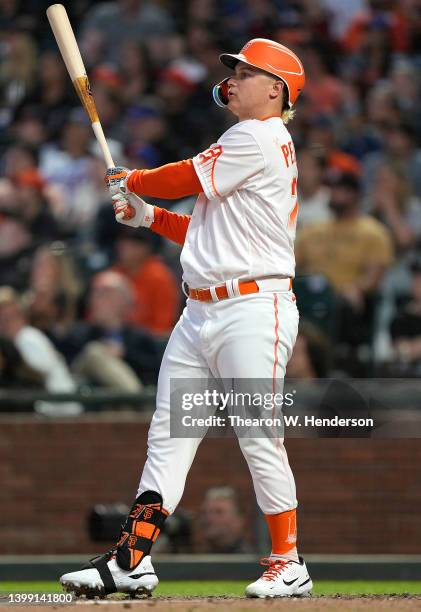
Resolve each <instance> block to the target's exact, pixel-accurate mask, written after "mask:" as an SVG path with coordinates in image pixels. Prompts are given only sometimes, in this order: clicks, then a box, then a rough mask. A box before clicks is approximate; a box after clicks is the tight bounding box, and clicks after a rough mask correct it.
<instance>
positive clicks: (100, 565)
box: [90, 554, 117, 595]
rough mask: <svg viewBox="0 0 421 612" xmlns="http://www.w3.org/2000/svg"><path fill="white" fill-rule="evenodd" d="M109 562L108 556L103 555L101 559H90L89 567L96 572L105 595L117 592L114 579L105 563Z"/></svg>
mask: <svg viewBox="0 0 421 612" xmlns="http://www.w3.org/2000/svg"><path fill="white" fill-rule="evenodd" d="M109 560H110V555H109V554H105V555H102V556H101V557H95V558H94V559H91V561H90V565H91V566H92V567H94V568H95V569H97V570H98V573H99V575H100V576H101V580H102V582H103V583H104V588H105V594H106V595H108V594H109V593H115V592H116V591H117V588H116V585H115V582H114V578H113V576H112V574H111V572H110V570H109V569H108V565H107V562H108V561H109Z"/></svg>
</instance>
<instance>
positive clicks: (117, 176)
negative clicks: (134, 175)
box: [104, 166, 130, 196]
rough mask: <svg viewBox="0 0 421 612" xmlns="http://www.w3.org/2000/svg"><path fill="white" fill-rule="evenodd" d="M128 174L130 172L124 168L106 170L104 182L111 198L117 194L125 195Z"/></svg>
mask: <svg viewBox="0 0 421 612" xmlns="http://www.w3.org/2000/svg"><path fill="white" fill-rule="evenodd" d="M129 174H130V170H129V169H128V168H125V167H124V166H116V167H115V168H108V170H107V172H106V174H105V177H104V181H105V184H106V185H107V189H108V191H109V192H110V194H111V195H112V196H114V195H117V194H123V195H125V194H126V193H127V187H126V182H127V178H128V176H129Z"/></svg>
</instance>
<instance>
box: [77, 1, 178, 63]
mask: <svg viewBox="0 0 421 612" xmlns="http://www.w3.org/2000/svg"><path fill="white" fill-rule="evenodd" d="M172 30H173V23H172V19H171V17H170V15H169V13H168V12H167V11H166V10H165V9H164V8H163V7H162V6H159V4H158V3H156V2H150V1H148V2H145V1H144V0H122V1H120V2H99V3H95V5H94V6H93V7H92V8H91V9H90V10H89V12H88V13H87V15H86V17H85V19H84V20H83V22H82V27H81V46H82V47H83V48H84V49H86V50H87V51H88V54H89V57H90V59H91V60H92V61H93V62H95V63H97V62H98V61H99V60H101V59H102V60H103V59H106V60H109V61H115V59H116V58H120V53H121V49H122V44H121V41H120V40H119V38H120V34H121V32H124V40H125V41H137V42H149V41H150V40H151V39H153V38H159V40H161V39H165V37H166V36H168V35H169V34H170V33H171V32H172Z"/></svg>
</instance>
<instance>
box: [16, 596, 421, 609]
mask: <svg viewBox="0 0 421 612" xmlns="http://www.w3.org/2000/svg"><path fill="white" fill-rule="evenodd" d="M69 606H86V607H92V606H94V607H97V608H99V609H98V612H146V611H149V612H202V611H206V612H207V611H217V610H221V611H222V610H223V611H224V612H225V610H230V611H235V612H242V611H243V610H244V611H245V612H246V611H248V610H250V611H251V610H253V611H260V610H269V611H273V612H275V610H276V612H278V611H280V612H283V611H287V610H288V611H290V612H325V611H328V612H330V611H332V612H333V611H335V612H341V611H342V610H348V611H349V612H365V611H366V610H373V611H374V610H376V611H377V610H380V611H382V610H390V611H392V610H393V612H401V611H402V612H412V611H413V610H414V611H415V610H418V611H419V610H421V596H413V595H408V596H405V595H396V596H393V595H387V596H381V595H367V596H355V597H353V596H346V595H345V596H343V595H341V596H337V597H323V596H311V597H304V598H299V597H292V598H286V599H282V598H277V599H246V598H241V597H152V598H147V599H134V600H133V599H121V598H120V597H118V598H117V597H115V598H113V597H109V598H108V599H106V600H104V599H103V600H101V599H95V600H89V599H83V598H80V599H77V600H76V601H75V602H74V603H73V604H63V605H56V604H50V605H42V606H40V605H26V606H23V605H16V604H13V605H10V608H13V611H14V612H31V611H32V612H44V611H45V612H52V611H53V610H57V609H59V608H60V609H62V610H63V611H64V610H65V609H66V608H67V609H68V608H69ZM7 607H9V606H7Z"/></svg>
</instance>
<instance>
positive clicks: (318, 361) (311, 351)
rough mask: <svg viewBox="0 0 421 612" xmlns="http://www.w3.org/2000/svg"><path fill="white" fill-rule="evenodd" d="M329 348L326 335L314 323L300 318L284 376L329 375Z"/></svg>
mask: <svg viewBox="0 0 421 612" xmlns="http://www.w3.org/2000/svg"><path fill="white" fill-rule="evenodd" d="M330 350H331V349H330V346H329V341H328V339H327V337H326V336H325V335H324V334H323V333H322V332H321V331H320V330H319V329H318V328H317V327H316V326H315V325H313V324H312V323H310V322H309V321H306V320H304V319H301V320H300V325H299V328H298V336H297V341H296V343H295V346H294V351H293V353H292V356H291V359H290V360H289V362H288V365H287V370H286V376H287V377H288V378H301V379H303V380H306V379H311V378H326V377H327V376H328V375H329V365H330V364H329V361H330Z"/></svg>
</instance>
